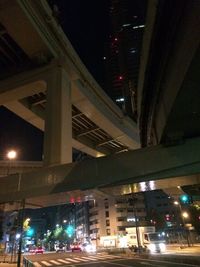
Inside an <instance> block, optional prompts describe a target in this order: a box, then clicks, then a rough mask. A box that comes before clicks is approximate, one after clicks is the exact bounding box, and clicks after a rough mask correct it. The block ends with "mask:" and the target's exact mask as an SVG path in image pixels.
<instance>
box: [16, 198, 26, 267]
mask: <svg viewBox="0 0 200 267" xmlns="http://www.w3.org/2000/svg"><path fill="white" fill-rule="evenodd" d="M21 207H22V210H21V218H20V220H19V221H20V225H19V231H20V238H19V249H18V257H17V267H20V265H21V255H22V236H23V224H24V209H25V199H22V202H21Z"/></svg>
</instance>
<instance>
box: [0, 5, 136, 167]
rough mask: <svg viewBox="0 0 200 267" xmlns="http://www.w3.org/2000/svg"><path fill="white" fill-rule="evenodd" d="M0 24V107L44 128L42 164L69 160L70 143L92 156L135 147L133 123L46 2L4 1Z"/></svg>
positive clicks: (71, 145) (134, 127)
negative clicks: (88, 66)
mask: <svg viewBox="0 0 200 267" xmlns="http://www.w3.org/2000/svg"><path fill="white" fill-rule="evenodd" d="M0 23H1V27H2V34H1V43H0V44H1V50H3V51H4V57H1V65H3V64H4V65H6V66H5V67H4V69H3V68H2V70H1V76H0V105H3V106H5V107H6V108H8V109H9V110H11V111H12V112H14V113H16V114H17V115H18V116H20V117H21V118H23V119H25V120H26V121H28V122H29V123H31V124H33V125H34V126H36V127H37V128H39V129H41V130H42V131H44V163H45V164H46V165H55V164H60V163H67V162H71V161H72V147H74V148H76V149H78V150H80V151H83V152H85V153H87V154H89V155H92V156H94V157H98V156H103V155H109V154H113V153H119V152H122V151H126V150H132V149H136V148H139V147H140V142H139V132H138V129H137V125H136V124H135V123H134V122H133V121H132V120H131V119H130V118H128V117H126V116H124V115H123V113H122V112H121V110H120V109H119V108H118V107H117V106H116V105H115V104H114V103H113V102H112V101H111V99H110V98H109V97H108V96H107V95H106V94H105V93H104V91H103V90H102V89H101V88H100V86H99V85H98V84H97V82H96V81H95V80H94V78H93V77H92V76H91V75H90V73H89V72H88V70H87V69H86V67H85V66H84V64H83V63H82V62H81V60H80V58H79V57H78V55H77V54H76V52H75V50H74V49H73V47H72V45H71V44H70V42H69V40H68V39H67V37H66V35H65V34H64V32H63V31H62V28H61V27H60V26H59V25H58V23H57V22H56V21H55V19H54V17H53V16H52V11H51V9H50V8H49V6H48V4H47V3H46V1H43V0H41V1H30V0H28V1H27V0H26V1H18V0H16V1H13V3H12V5H10V4H9V1H3V2H2V3H1V10H0ZM5 46H6V47H5ZM19 58H20V59H19ZM11 64H12V65H11Z"/></svg>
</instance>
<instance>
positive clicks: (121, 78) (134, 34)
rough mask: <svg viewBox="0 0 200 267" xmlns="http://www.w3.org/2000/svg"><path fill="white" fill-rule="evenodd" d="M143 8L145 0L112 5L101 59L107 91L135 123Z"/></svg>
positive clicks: (116, 1)
mask: <svg viewBox="0 0 200 267" xmlns="http://www.w3.org/2000/svg"><path fill="white" fill-rule="evenodd" d="M145 7H146V1H145V0H135V1H132V0H123V1H121V0H112V1H111V7H110V19H111V30H110V36H109V43H108V45H107V51H106V55H105V57H104V60H105V69H106V91H107V93H108V95H109V96H110V97H111V98H112V99H113V101H114V102H116V103H117V104H118V105H119V106H120V107H121V108H122V110H123V112H124V113H125V114H127V115H129V116H131V117H132V118H133V119H134V120H135V121H136V120H137V102H136V97H137V84H138V74H139V64H140V54H141V46H142V37H143V32H144V28H145Z"/></svg>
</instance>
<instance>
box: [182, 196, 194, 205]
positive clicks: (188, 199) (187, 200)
mask: <svg viewBox="0 0 200 267" xmlns="http://www.w3.org/2000/svg"><path fill="white" fill-rule="evenodd" d="M180 203H181V204H184V205H188V204H191V203H192V197H191V196H189V195H186V194H185V195H181V196H180Z"/></svg>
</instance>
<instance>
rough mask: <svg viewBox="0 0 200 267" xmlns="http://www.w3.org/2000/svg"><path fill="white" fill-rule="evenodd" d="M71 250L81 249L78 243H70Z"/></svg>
mask: <svg viewBox="0 0 200 267" xmlns="http://www.w3.org/2000/svg"><path fill="white" fill-rule="evenodd" d="M71 250H72V252H74V251H82V248H81V245H80V243H73V244H72V245H71Z"/></svg>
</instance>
